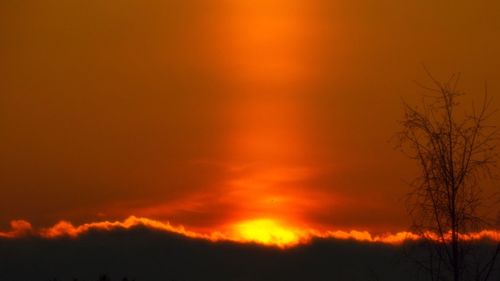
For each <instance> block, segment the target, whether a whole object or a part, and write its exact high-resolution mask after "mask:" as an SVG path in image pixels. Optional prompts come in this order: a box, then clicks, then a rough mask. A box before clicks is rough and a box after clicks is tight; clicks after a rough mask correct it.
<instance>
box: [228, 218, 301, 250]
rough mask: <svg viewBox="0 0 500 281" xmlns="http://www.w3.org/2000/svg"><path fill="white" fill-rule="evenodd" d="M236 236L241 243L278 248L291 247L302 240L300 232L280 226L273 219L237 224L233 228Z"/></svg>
mask: <svg viewBox="0 0 500 281" xmlns="http://www.w3.org/2000/svg"><path fill="white" fill-rule="evenodd" d="M234 229H235V232H236V235H237V236H239V237H241V239H242V240H243V241H250V242H256V243H259V244H264V245H277V246H279V247H287V246H293V245H296V244H298V243H300V242H301V241H303V240H304V239H306V237H307V236H306V235H305V234H304V233H302V232H301V231H299V230H297V229H294V228H291V227H287V226H284V225H282V224H281V223H280V222H278V221H276V220H273V219H256V220H249V221H244V222H241V223H237V224H235V226H234Z"/></svg>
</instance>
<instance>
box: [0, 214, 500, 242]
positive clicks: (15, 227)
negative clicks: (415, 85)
mask: <svg viewBox="0 0 500 281" xmlns="http://www.w3.org/2000/svg"><path fill="white" fill-rule="evenodd" d="M141 226H142V227H146V228H149V229H152V230H157V231H162V232H166V233H176V234H180V235H183V236H186V237H189V238H195V239H205V240H208V241H212V242H217V241H232V242H238V243H256V244H261V245H266V246H275V247H279V248H288V247H293V246H297V245H300V244H306V243H309V242H310V241H311V240H312V239H314V238H323V239H329V238H331V239H340V240H355V241H360V242H368V243H384V244H392V245H398V244H401V243H402V242H404V241H416V240H419V239H421V238H422V237H423V236H425V238H427V239H435V240H437V236H436V235H435V234H433V233H425V234H423V235H417V234H415V233H412V232H407V231H401V232H397V233H386V234H382V235H374V234H372V233H370V232H368V231H358V230H351V231H340V230H339V231H319V230H315V229H308V228H299V227H294V226H291V225H287V224H284V223H282V222H280V221H279V220H273V219H265V218H263V219H255V220H248V221H243V222H238V223H234V224H230V225H227V226H226V227H225V228H223V229H222V230H221V231H211V232H197V231H193V230H188V229H186V228H185V227H183V226H174V225H171V224H170V223H169V222H161V221H157V220H152V219H148V218H143V217H135V216H130V217H128V218H127V219H125V220H122V221H100V222H91V223H85V224H81V225H77V226H75V225H73V224H72V223H71V222H68V221H60V222H58V223H56V224H55V225H53V226H51V227H48V228H42V229H39V230H34V229H33V227H32V226H31V224H30V223H29V222H27V221H24V220H15V221H12V222H11V230H10V231H6V232H0V237H2V238H10V239H13V238H20V237H24V236H27V235H34V236H38V237H41V238H44V239H57V238H61V237H70V238H76V237H78V236H80V235H82V234H85V233H88V232H89V231H92V230H97V231H111V230H117V229H125V230H126V229H132V228H135V227H141ZM460 237H461V238H462V239H464V240H484V239H489V240H492V241H500V232H499V231H496V230H483V231H480V232H474V233H468V234H462V235H461V236H460Z"/></svg>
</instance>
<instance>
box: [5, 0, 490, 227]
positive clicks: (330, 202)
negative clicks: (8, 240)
mask: <svg viewBox="0 0 500 281" xmlns="http://www.w3.org/2000/svg"><path fill="white" fill-rule="evenodd" d="M499 30H500V3H499V2H498V1H493V0H488V1H486V0H484V1H461V0H460V1H445V0H443V1H431V0H420V1H416V0H415V1H414V0H410V1H404V2H402V1H396V0H386V1H375V0H373V1H372V0H363V1H362V0H354V1H335V0H333V1H331V0H329V1H326V0H307V1H306V0H216V1H214V0H186V1H159V0H146V1H138V0H125V1H123V0H120V1H119V0H90V1H89V0H86V1H83V0H75V1H62V0H47V1H35V0H26V1H12V0H7V1H1V2H0V38H2V39H1V40H0V62H1V63H0V226H1V228H2V229H6V228H8V226H9V222H10V221H12V220H18V219H22V220H26V221H29V222H30V223H31V224H32V225H34V226H39V227H47V226H50V225H53V224H56V223H57V222H58V221H60V220H67V221H71V222H73V223H75V224H81V223H86V222H94V221H107V220H123V219H125V218H127V217H128V216H131V215H134V216H139V217H146V218H150V219H154V220H159V221H168V222H171V223H173V224H175V225H183V226H185V227H187V228H190V229H194V230H197V231H214V230H220V229H226V228H228V227H229V228H230V227H234V226H239V227H241V226H243V227H245V225H248V224H249V225H253V223H257V224H262V223H263V224H264V226H267V225H268V224H267V223H271V224H274V223H275V222H279V225H280V226H281V225H286V226H291V227H292V226H293V227H296V228H314V229H321V230H325V229H333V230H354V229H355V230H367V231H371V232H374V233H378V232H387V231H392V232H395V231H402V230H405V229H407V227H408V226H409V220H408V217H407V215H406V213H405V206H404V196H405V194H406V193H407V192H408V190H409V189H408V186H407V184H406V182H407V181H409V180H411V179H412V178H413V177H414V175H415V173H416V171H417V170H416V167H415V164H414V163H412V162H411V161H410V160H409V159H406V158H405V156H404V155H402V154H401V153H400V152H399V151H397V150H395V149H394V147H393V144H391V142H390V139H391V137H392V136H393V135H394V134H395V133H396V132H397V131H398V129H399V127H398V126H399V125H398V122H397V120H398V119H400V118H401V117H402V100H406V101H409V102H410V103H416V102H417V101H419V95H420V94H422V93H424V92H425V91H424V90H423V89H421V88H419V87H418V86H417V85H416V83H415V81H418V82H420V83H423V84H426V83H429V82H430V81H429V79H428V77H426V73H425V71H424V70H423V67H422V65H425V66H426V68H427V69H429V71H430V72H431V73H432V74H433V75H434V76H435V77H436V78H438V79H440V80H446V79H447V78H448V77H449V76H450V75H451V74H453V73H456V72H460V73H462V79H461V84H460V88H461V89H462V90H463V91H465V92H467V93H468V95H467V96H466V97H465V98H464V104H465V105H468V104H469V101H470V100H473V99H474V100H478V99H481V98H482V95H483V92H484V84H485V81H487V82H488V88H489V92H490V93H491V95H492V96H493V97H494V98H495V99H498V98H496V97H497V96H498V94H497V93H498V92H499V91H500V84H499V83H500V82H499V81H500V54H499V52H500V36H498V35H499ZM497 104H498V103H497ZM499 120H500V117H499V116H496V117H494V119H493V122H494V123H496V124H498V121H499Z"/></svg>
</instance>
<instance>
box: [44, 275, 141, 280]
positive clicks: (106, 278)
mask: <svg viewBox="0 0 500 281" xmlns="http://www.w3.org/2000/svg"><path fill="white" fill-rule="evenodd" d="M93 280H96V281H137V280H136V279H130V278H127V277H123V278H121V279H111V278H110V277H109V276H108V275H106V274H101V275H100V276H99V277H98V278H97V279H93ZM49 281H65V280H63V279H59V278H53V279H50V280H49ZM71 281H92V280H84V279H78V278H73V279H71Z"/></svg>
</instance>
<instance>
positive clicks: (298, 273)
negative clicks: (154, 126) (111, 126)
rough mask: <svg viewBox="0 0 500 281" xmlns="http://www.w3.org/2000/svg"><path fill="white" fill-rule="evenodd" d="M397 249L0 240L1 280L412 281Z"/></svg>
mask: <svg viewBox="0 0 500 281" xmlns="http://www.w3.org/2000/svg"><path fill="white" fill-rule="evenodd" d="M401 249H402V248H401V247H399V246H390V245H383V244H375V243H361V242H356V241H341V240H333V239H328V240H315V241H313V242H312V243H311V244H308V245H303V246H299V247H296V248H291V249H287V250H281V249H276V248H270V247H264V246H259V245H251V244H236V243H228V242H226V243H212V242H208V241H204V240H196V239H189V238H185V237H183V236H179V235H175V234H168V233H164V232H157V231H154V230H149V229H145V228H143V227H139V228H136V229H132V230H115V231H110V232H91V233H88V234H86V235H83V236H81V237H79V238H77V239H70V238H64V239H55V240H44V239H40V238H35V237H31V238H23V239H15V240H9V239H0V280H1V281H48V280H53V279H54V278H57V280H59V281H66V280H68V281H71V280H73V279H75V278H76V279H77V280H79V281H93V280H97V278H98V276H100V275H101V274H102V273H106V274H107V277H106V278H109V280H111V281H116V280H118V281H121V280H122V279H123V278H124V276H126V278H128V280H129V281H132V280H136V281H212V280H213V281H271V280H272V281H276V280H278V281H299V280H300V281H316V280H317V281H323V280H325V281H326V280H360V281H361V280H368V281H369V280H417V279H418V277H419V274H418V272H416V271H415V268H414V265H412V263H410V262H407V261H405V260H404V258H403V254H402V251H401Z"/></svg>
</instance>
